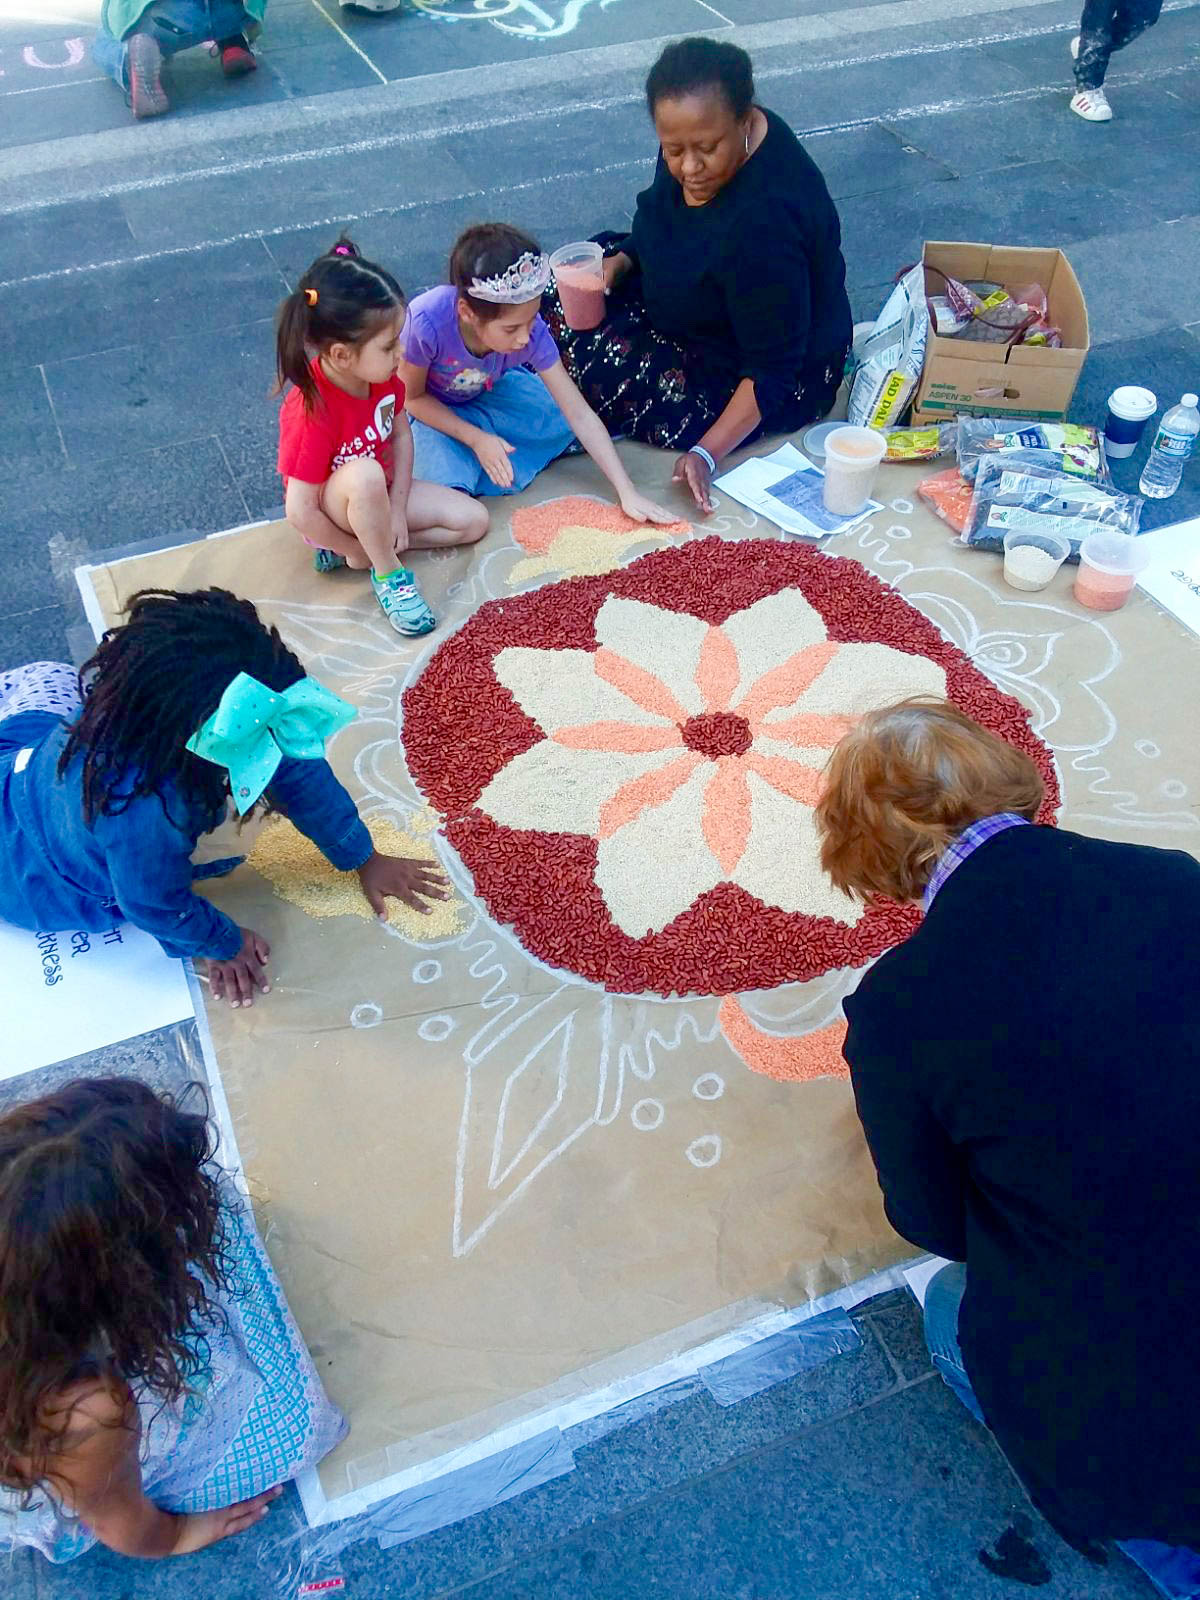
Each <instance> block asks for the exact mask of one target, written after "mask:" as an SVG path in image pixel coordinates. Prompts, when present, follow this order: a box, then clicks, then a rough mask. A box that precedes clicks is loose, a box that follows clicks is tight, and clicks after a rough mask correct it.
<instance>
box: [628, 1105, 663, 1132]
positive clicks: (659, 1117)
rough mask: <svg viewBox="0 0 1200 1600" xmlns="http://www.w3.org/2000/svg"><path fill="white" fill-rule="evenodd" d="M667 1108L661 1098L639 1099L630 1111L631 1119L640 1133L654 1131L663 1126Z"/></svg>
mask: <svg viewBox="0 0 1200 1600" xmlns="http://www.w3.org/2000/svg"><path fill="white" fill-rule="evenodd" d="M666 1114H667V1109H666V1107H665V1106H664V1105H663V1103H662V1101H661V1100H639V1101H638V1103H637V1105H635V1106H634V1108H633V1110H632V1111H631V1112H630V1113H629V1120H630V1122H632V1123H633V1125H634V1127H635V1128H636V1129H637V1130H638V1132H639V1133H653V1131H654V1129H655V1128H661V1127H662V1125H663V1118H664V1117H665V1116H666Z"/></svg>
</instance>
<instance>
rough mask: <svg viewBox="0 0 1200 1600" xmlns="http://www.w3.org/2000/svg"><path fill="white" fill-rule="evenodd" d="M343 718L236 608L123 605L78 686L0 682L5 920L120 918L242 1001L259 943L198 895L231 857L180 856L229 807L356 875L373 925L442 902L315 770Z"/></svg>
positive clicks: (164, 599)
mask: <svg viewBox="0 0 1200 1600" xmlns="http://www.w3.org/2000/svg"><path fill="white" fill-rule="evenodd" d="M80 688H81V689H82V701H81V700H80V695H79V690H80ZM354 715H355V712H354V708H353V707H352V706H350V705H348V704H347V703H346V702H345V701H344V700H341V699H339V698H338V696H337V695H334V694H331V693H330V692H329V691H328V690H327V689H324V688H323V687H322V686H321V685H320V684H319V683H317V682H315V680H313V679H311V678H307V677H305V674H304V668H303V667H302V666H301V664H300V662H299V660H298V659H297V657H296V656H295V655H294V654H293V653H292V651H291V650H289V649H288V647H287V646H286V645H285V644H284V642H283V639H282V637H281V636H280V634H279V632H278V630H277V629H275V628H268V627H266V626H264V624H263V623H262V622H260V620H259V617H258V613H257V612H256V611H255V609H254V607H253V606H252V605H251V604H250V602H249V601H248V600H240V599H238V598H237V596H236V595H233V594H230V593H229V591H228V590H226V589H199V590H195V591H192V592H190V593H176V592H175V591H173V590H157V589H148V590H143V591H142V592H141V593H139V594H136V595H134V597H133V599H132V600H131V601H130V603H129V608H128V620H127V621H126V622H125V623H124V624H123V625H122V626H121V627H118V628H113V629H110V630H109V632H108V633H106V634H105V636H104V638H103V640H102V641H101V643H100V645H99V647H98V648H97V650H96V653H95V655H93V656H92V658H91V660H90V661H89V662H87V664H86V665H85V666H84V667H83V669H82V672H81V673H80V675H79V679H78V684H77V683H76V681H75V675H74V674H73V672H72V670H71V669H70V668H69V667H66V666H62V665H59V664H56V663H46V662H38V663H35V664H34V665H32V666H30V667H24V668H20V669H18V670H17V671H16V672H14V673H9V674H7V675H0V918H3V919H4V920H5V921H6V922H11V923H13V924H15V925H16V926H17V927H19V928H29V929H34V930H37V929H41V928H78V929H82V930H87V931H92V932H100V931H102V930H104V929H107V928H111V927H112V926H113V924H114V923H115V922H119V921H122V920H125V921H128V922H131V923H133V924H134V925H135V926H136V927H139V928H142V929H144V930H145V931H146V932H147V933H150V934H152V935H153V936H154V937H155V938H156V939H157V940H158V942H159V943H160V944H161V946H162V947H163V949H164V950H165V951H166V952H167V954H168V955H170V956H179V957H187V956H191V957H194V958H197V959H202V960H204V961H205V962H206V963H207V969H208V978H209V982H210V983H211V985H212V992H213V994H214V995H215V996H217V997H218V998H221V997H225V998H228V999H229V1001H230V1003H231V1004H232V1005H235V1006H238V1005H251V1004H252V1003H253V1000H254V995H255V992H256V991H261V992H262V993H264V994H265V993H267V992H268V989H269V984H268V981H267V961H268V958H269V955H270V951H269V947H268V945H267V941H266V940H265V939H264V938H263V937H262V936H261V934H258V933H255V932H254V930H253V929H250V928H239V927H238V926H237V924H236V923H235V922H234V921H233V920H232V919H231V918H230V917H227V916H226V915H225V914H224V912H222V911H220V910H218V909H217V907H216V906H214V905H213V904H212V903H211V902H210V901H209V900H206V899H204V898H202V897H201V896H200V895H198V894H196V893H195V891H194V889H193V887H192V885H193V882H194V881H195V880H196V879H197V878H200V877H212V876H214V875H217V874H219V873H221V872H228V871H231V870H232V868H233V867H235V866H236V865H238V863H239V861H240V860H241V859H242V858H241V855H237V856H226V857H225V858H224V859H222V860H220V861H216V862H210V863H209V864H208V865H206V866H197V865H194V864H193V861H192V856H193V853H194V852H195V850H196V847H197V843H198V841H199V840H200V839H201V837H202V836H203V835H205V834H207V833H209V832H211V831H212V830H213V829H214V828H216V827H217V825H218V824H219V823H221V822H222V821H224V820H225V817H226V813H227V811H228V810H229V809H230V807H231V806H232V809H233V811H234V812H236V814H237V815H238V816H239V817H244V816H245V815H246V814H247V813H248V812H250V811H252V810H253V809H254V808H255V807H256V806H258V805H259V803H260V802H264V801H265V803H266V804H267V805H269V806H270V807H273V808H274V809H275V810H276V811H279V812H282V813H283V814H284V815H285V816H287V817H289V818H290V819H291V821H292V822H293V823H294V824H295V826H296V827H297V828H299V829H300V831H301V832H302V833H304V834H306V835H307V836H308V837H309V838H310V839H312V841H313V842H314V843H315V844H316V845H317V846H318V847H319V848H320V850H321V852H322V853H323V854H324V855H325V857H326V858H327V859H328V860H329V861H330V862H331V863H332V864H333V866H335V867H337V868H339V869H341V870H343V871H347V872H350V871H355V872H357V873H358V876H359V880H360V882H361V883H362V887H363V893H364V894H365V895H366V897H367V900H368V901H369V902H370V904H371V907H372V909H373V910H374V911H375V913H376V915H377V916H379V917H383V916H385V915H386V907H385V903H384V902H385V897H387V896H394V897H395V898H397V899H399V900H401V901H403V902H404V903H405V904H406V905H409V906H411V907H413V908H414V909H416V910H426V909H428V908H427V907H426V906H425V904H424V901H426V900H429V899H443V898H444V897H445V893H446V891H445V889H444V887H443V886H442V884H441V882H440V880H439V879H438V877H437V875H436V873H434V872H433V870H432V869H431V868H430V866H429V865H428V863H427V862H424V861H416V860H409V859H407V858H404V857H400V856H388V855H384V854H381V853H380V852H379V851H377V850H376V849H375V847H374V845H373V844H372V842H371V836H370V834H369V833H368V831H367V829H366V826H365V825H364V823H363V822H362V820H361V819H360V817H359V815H358V809H357V807H356V806H355V804H354V801H353V800H352V799H351V798H350V796H349V795H348V794H347V793H346V791H345V789H344V788H343V787H342V785H341V784H340V783H339V782H338V780H337V779H336V778H335V777H334V775H333V772H332V770H331V768H330V767H329V765H328V763H327V762H326V761H325V760H324V754H323V752H324V745H325V741H326V739H327V738H328V737H330V736H331V735H332V734H333V733H335V732H336V731H337V730H338V729H339V728H341V727H343V726H344V725H345V724H346V723H348V722H350V721H352V720H353V717H354Z"/></svg>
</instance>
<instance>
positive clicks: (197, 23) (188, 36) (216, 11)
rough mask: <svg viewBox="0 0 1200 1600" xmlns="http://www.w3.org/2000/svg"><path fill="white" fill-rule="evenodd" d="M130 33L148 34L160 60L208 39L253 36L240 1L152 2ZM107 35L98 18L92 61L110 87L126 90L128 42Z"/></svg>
mask: <svg viewBox="0 0 1200 1600" xmlns="http://www.w3.org/2000/svg"><path fill="white" fill-rule="evenodd" d="M132 31H133V33H148V34H151V35H152V36H153V37H154V38H155V39H157V40H158V48H159V49H160V50H161V51H162V53H163V55H164V56H173V55H175V54H177V53H178V52H179V51H180V50H191V49H192V48H193V47H194V46H195V45H198V44H204V43H205V41H206V40H208V39H232V38H233V37H234V35H235V34H239V33H244V34H247V36H248V37H249V36H250V33H251V32H254V33H257V32H258V27H257V24H256V23H254V22H252V21H251V19H250V18H249V17H248V16H247V15H246V13H245V11H244V10H243V8H242V4H241V0H154V3H153V5H151V6H148V7H147V9H146V10H145V11H143V12H142V15H141V17H140V19H139V21H138V24H137V27H136V28H134V29H133V30H132ZM130 37H131V34H126V35H125V38H124V39H117V38H114V36H113V35H112V34H111V33H109V31H108V29H107V28H106V26H105V22H104V13H103V12H101V14H100V31H99V33H97V35H96V37H95V38H94V39H93V40H92V59H93V60H94V61H95V63H96V65H97V66H98V67H100V68H101V69H102V70H103V71H104V72H107V73H108V75H109V77H110V78H111V79H112V80H113V82H114V83H117V84H119V85H120V86H121V88H122V89H126V90H127V89H128V88H129V39H130Z"/></svg>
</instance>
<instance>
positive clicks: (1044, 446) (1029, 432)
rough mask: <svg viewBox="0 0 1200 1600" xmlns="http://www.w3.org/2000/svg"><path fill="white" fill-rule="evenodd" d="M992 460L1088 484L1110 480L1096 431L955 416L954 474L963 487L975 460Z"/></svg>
mask: <svg viewBox="0 0 1200 1600" xmlns="http://www.w3.org/2000/svg"><path fill="white" fill-rule="evenodd" d="M997 455H1002V456H1003V457H1004V459H1005V460H1006V461H1007V462H1008V463H1009V465H1010V466H1014V467H1016V466H1028V467H1041V468H1044V469H1046V470H1048V471H1051V472H1061V473H1064V474H1065V475H1067V476H1068V477H1076V478H1086V479H1088V480H1089V481H1091V482H1093V483H1103V484H1109V483H1111V481H1112V480H1111V478H1110V476H1109V471H1108V458H1107V457H1106V455H1105V453H1104V435H1103V434H1102V433H1101V432H1100V431H1099V430H1098V429H1097V428H1092V427H1088V426H1086V425H1085V424H1082V423H1076V422H1035V421H1033V420H1032V418H1031V419H1029V420H1025V419H1024V418H1021V417H959V419H958V470H959V471H960V472H961V473H962V475H963V477H964V478H966V480H967V481H968V483H970V482H972V481H973V480H974V478H975V473H976V471H977V470H978V467H979V463H980V461H982V460H984V459H985V458H987V457H993V456H997Z"/></svg>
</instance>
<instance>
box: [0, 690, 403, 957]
mask: <svg viewBox="0 0 1200 1600" xmlns="http://www.w3.org/2000/svg"><path fill="white" fill-rule="evenodd" d="M11 720H12V722H13V723H16V722H17V720H18V719H17V718H13V719H11ZM21 720H22V721H23V722H24V723H25V725H26V732H27V736H28V742H27V744H26V746H25V748H23V749H20V750H13V749H11V747H10V748H8V749H6V750H5V752H4V753H3V754H0V917H3V918H4V920H5V921H6V922H11V923H14V924H15V925H16V926H17V927H19V928H31V929H34V930H41V929H44V928H55V929H57V928H72V929H75V928H78V929H81V930H88V931H95V932H99V931H100V930H102V929H105V928H109V927H111V926H112V924H113V923H114V922H116V921H122V920H124V921H128V922H132V923H133V924H134V925H135V926H136V927H139V928H143V929H144V930H145V931H146V932H147V933H150V934H153V936H154V937H155V938H156V939H157V940H158V942H159V944H161V945H162V947H163V949H164V950H165V951H166V953H167V954H168V955H169V956H177V957H185V956H207V957H211V958H212V959H213V960H216V961H228V960H229V959H230V957H232V956H234V955H236V954H237V952H238V950H239V949H240V948H241V943H242V936H241V933H240V932H239V930H238V926H237V924H236V923H235V922H234V921H233V920H232V918H230V917H227V916H226V915H225V913H224V912H223V911H218V909H217V908H216V906H214V905H212V904H211V903H210V902H209V901H208V900H205V899H203V898H202V897H201V896H200V895H198V894H195V893H194V892H193V889H192V883H193V880H194V879H195V878H196V877H198V876H200V875H201V874H200V873H198V872H197V871H196V869H195V868H194V867H193V866H192V862H191V854H192V851H193V850H194V849H195V848H196V841H197V840H198V839H199V837H200V835H201V834H202V833H205V832H207V831H208V829H209V828H211V827H212V826H213V825H214V822H215V821H217V820H219V819H214V818H210V817H205V816H203V815H200V814H199V813H197V812H196V811H195V809H192V810H191V811H189V809H188V807H187V806H186V805H185V803H184V802H183V800H182V799H181V798H180V797H179V795H177V794H176V793H174V791H167V792H165V793H163V794H162V795H158V794H155V795H149V796H139V797H138V798H137V799H135V800H133V801H131V802H130V804H129V805H128V807H127V808H126V809H125V810H124V811H120V812H118V813H117V814H116V815H115V816H98V817H97V818H96V819H95V821H94V822H93V824H92V825H91V826H90V827H89V826H88V825H87V824H86V823H85V822H84V819H83V798H82V782H81V776H82V765H83V764H82V760H81V759H79V758H77V759H76V760H74V761H73V762H72V763H71V765H70V766H69V767H68V769H67V771H66V772H65V773H64V774H63V776H62V777H61V778H60V777H59V776H58V762H59V757H60V756H61V755H62V751H63V746H64V744H65V743H66V726H65V724H63V723H61V722H60V721H58V719H57V718H53V719H52V718H50V717H49V716H48V715H47V714H46V713H40V712H33V713H25V714H24V717H23V718H22V719H21ZM8 731H10V730H9V729H6V732H8ZM12 731H15V729H14V730H12ZM267 799H268V800H269V801H270V802H271V804H272V805H273V806H274V808H275V809H276V810H277V811H281V812H282V813H283V814H284V816H286V817H288V818H289V819H290V820H291V821H292V822H293V823H294V824H295V826H296V827H297V828H299V830H300V831H301V833H304V834H307V835H308V837H309V838H310V839H311V840H312V841H313V843H314V844H315V845H316V846H317V848H318V849H319V850H320V851H321V852H322V854H323V855H324V856H325V857H326V858H327V859H328V860H329V861H330V862H331V863H332V864H333V865H334V866H335V867H337V868H338V869H339V870H341V871H344V872H348V871H351V870H353V869H354V868H356V867H361V866H362V864H363V863H364V862H365V861H366V860H367V858H368V857H369V856H370V854H371V850H372V845H371V836H370V834H369V833H368V832H367V830H366V827H365V826H364V824H363V823H362V821H361V820H360V818H359V815H358V809H357V807H356V806H355V804H354V801H353V800H352V799H351V798H350V796H349V795H348V794H347V793H346V790H345V789H344V788H343V787H342V785H341V784H340V783H339V782H338V780H337V779H336V778H335V777H334V775H333V771H332V769H331V768H330V766H329V763H328V762H327V761H323V760H316V761H300V760H294V759H288V758H285V759H284V760H283V761H282V762H281V763H280V765H279V770H278V771H277V772H276V774H275V777H274V780H273V781H272V783H271V786H270V788H269V789H268V790H267ZM230 864H231V865H232V863H230ZM209 870H210V874H211V868H210V869H209Z"/></svg>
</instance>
